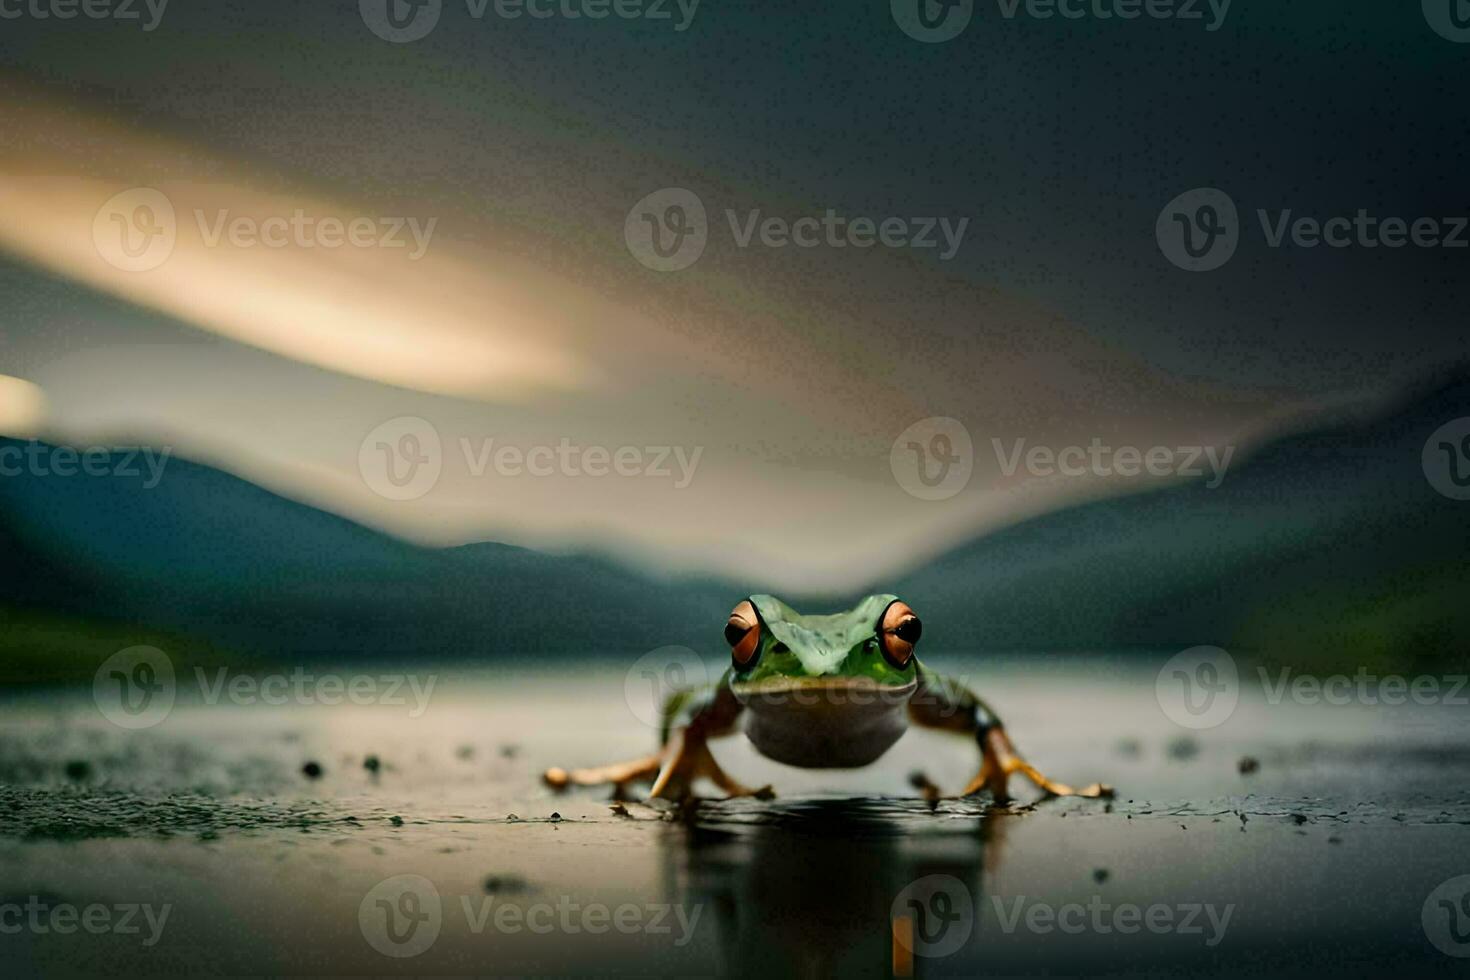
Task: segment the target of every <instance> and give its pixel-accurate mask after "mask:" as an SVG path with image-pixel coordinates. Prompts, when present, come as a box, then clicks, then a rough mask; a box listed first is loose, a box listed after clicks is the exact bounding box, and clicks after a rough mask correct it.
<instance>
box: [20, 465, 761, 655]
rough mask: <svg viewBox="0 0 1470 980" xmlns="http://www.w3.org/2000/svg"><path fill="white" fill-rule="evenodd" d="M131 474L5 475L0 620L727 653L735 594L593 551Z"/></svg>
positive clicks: (427, 647)
mask: <svg viewBox="0 0 1470 980" xmlns="http://www.w3.org/2000/svg"><path fill="white" fill-rule="evenodd" d="M26 446H27V444H26V443H22V442H17V441H15V440H9V439H0V454H5V453H6V450H7V447H15V448H16V449H18V450H20V451H24V450H25V448H26ZM11 455H12V456H13V453H12V454H11ZM0 458H4V456H3V455H0ZM124 462H125V456H124V454H123V453H114V454H113V455H112V457H111V460H110V462H109V465H108V467H107V468H108V469H110V470H113V471H116V470H117V469H118V468H119V467H120V466H122V465H124ZM133 468H136V469H137V470H138V471H139V472H138V474H137V475H136V476H128V475H114V476H106V477H84V476H81V475H70V476H60V475H57V474H55V473H38V472H24V473H21V474H18V475H7V476H4V477H0V545H3V554H0V607H3V606H8V607H10V608H11V610H12V615H15V614H17V612H18V611H31V612H36V611H44V612H46V613H49V614H55V615H59V616H63V617H68V618H71V619H80V620H83V621H88V622H91V621H98V622H108V623H112V624H122V625H124V626H137V627H139V628H147V629H152V630H162V631H166V632H173V633H178V634H182V635H185V636H189V637H194V638H197V639H201V640H207V641H208V643H209V645H210V646H212V647H219V648H224V649H230V650H236V651H241V652H250V653H257V654H261V655H265V656H268V657H291V658H300V657H303V656H308V657H309V656H313V655H320V656H342V655H347V656H370V657H390V656H400V655H406V656H425V655H428V656H437V657H475V656H480V655H485V654H492V653H505V652H511V651H514V652H516V653H522V654H540V653H571V652H577V653H597V652H602V651H606V652H614V653H628V652H632V651H644V650H648V649H652V648H654V647H658V646H663V645H666V644H690V643H693V642H698V641H699V640H701V639H704V638H714V639H715V640H716V642H718V637H719V635H720V629H721V627H722V626H723V624H724V617H725V616H726V614H728V612H729V607H730V606H731V605H732V603H733V601H734V600H733V599H732V598H731V596H732V592H731V589H732V588H734V589H735V591H736V592H738V591H739V587H731V586H722V585H719V584H717V583H710V582H699V581H692V580H684V581H673V580H660V579H658V578H655V577H652V576H649V575H646V574H642V573H640V572H637V571H635V570H632V569H629V568H625V567H622V566H620V565H618V564H616V563H614V562H612V561H610V560H607V559H603V558H598V557H593V556H587V555H571V556H556V555H548V554H542V553H539V552H536V551H532V550H528V549H524V548H517V547H511V546H508V545H501V544H490V543H487V544H474V545H466V546H462V547H458V548H448V549H434V548H424V547H419V546H416V545H412V544H408V543H406V542H403V541H400V540H398V539H395V538H392V537H390V536H388V535H384V534H380V533H378V532H376V531H373V530H370V529H368V528H365V527H362V526H361V525H358V524H355V523H353V522H351V521H348V520H346V519H344V518H341V517H337V516H334V515H331V514H328V513H324V512H322V511H319V510H316V509H314V508H311V507H308V506H305V505H303V504H298V503H295V502H293V501H290V500H287V499H284V498H282V497H279V496H276V495H275V494H272V493H270V492H268V491H266V490H263V489H261V488H260V487H257V486H255V485H253V484H251V483H248V482H246V481H244V480H241V479H238V478H236V477H234V476H230V475H229V474H226V473H223V472H221V471H219V470H216V469H213V468H210V467H207V466H202V465H199V464H196V463H191V462H189V461H187V460H182V459H177V458H175V459H170V460H169V461H168V463H167V466H166V469H165V472H164V477H163V478H162V479H161V480H157V481H156V485H155V486H149V485H148V484H149V483H150V480H149V475H148V471H147V468H146V467H144V466H142V465H141V464H140V463H135V464H134V467H133Z"/></svg>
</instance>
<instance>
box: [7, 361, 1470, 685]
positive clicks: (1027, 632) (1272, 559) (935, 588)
mask: <svg viewBox="0 0 1470 980" xmlns="http://www.w3.org/2000/svg"><path fill="white" fill-rule="evenodd" d="M1466 415H1470V379H1466V378H1459V379H1457V380H1454V381H1452V382H1451V383H1448V384H1445V385H1442V386H1440V387H1437V388H1435V389H1434V390H1432V391H1430V392H1428V393H1427V394H1425V395H1424V396H1423V397H1420V398H1417V399H1414V400H1412V401H1409V402H1406V403H1405V404H1403V405H1401V406H1400V407H1399V408H1398V410H1396V411H1394V412H1392V413H1390V414H1388V415H1387V416H1385V417H1383V418H1379V419H1377V420H1375V421H1373V422H1371V423H1365V424H1358V425H1351V426H1342V427H1337V428H1329V429H1323V430H1320V431H1312V432H1306V433H1300V434H1296V435H1292V436H1289V437H1285V438H1282V439H1280V440H1277V441H1275V442H1273V443H1270V444H1269V445H1267V446H1265V447H1263V448H1261V449H1259V450H1258V451H1256V452H1255V453H1254V454H1253V455H1252V456H1251V457H1250V458H1249V459H1248V460H1237V461H1236V463H1235V464H1234V465H1233V466H1232V468H1231V470H1230V472H1229V473H1228V474H1227V476H1226V478H1225V480H1224V482H1223V483H1222V485H1221V486H1219V487H1218V488H1217V489H1214V490H1210V489H1207V488H1206V487H1205V486H1204V484H1203V483H1202V482H1201V483H1191V484H1185V485H1174V486H1170V487H1167V488H1163V489H1158V490H1153V491H1148V492H1144V493H1138V494H1134V495H1131V496H1124V497H1117V498H1112V499H1106V500H1100V501H1096V502H1092V503H1088V504H1083V505H1080V506H1074V507H1069V508H1066V509H1063V510H1059V511H1056V512H1053V513H1050V514H1046V515H1043V516H1040V517H1037V518H1034V519H1031V520H1028V521H1025V522H1022V523H1020V524H1017V525H1015V526H1012V527H1009V528H1006V529H1004V530H1001V531H998V532H995V533H992V534H989V535H986V536H984V537H982V538H980V539H978V540H976V541H973V542H969V543H967V544H964V545H963V546H961V547H959V548H956V549H955V550H953V551H951V552H949V553H947V554H943V555H940V556H938V557H936V558H934V559H932V560H930V561H928V562H926V563H924V564H923V565H921V566H919V567H917V568H915V569H913V570H912V571H911V572H909V573H907V574H904V575H901V576H898V577H897V579H896V580H889V581H883V582H875V583H874V584H873V586H872V589H871V591H893V592H897V593H899V594H901V595H903V596H905V597H906V598H908V599H909V600H910V601H911V602H912V603H913V605H914V606H915V607H916V609H918V610H919V613H920V615H921V616H922V617H923V619H924V621H925V625H926V629H925V636H926V643H925V646H926V647H928V648H929V649H932V650H956V649H1035V650H1050V649H1059V648H1065V649H1083V650H1098V649H1118V648H1138V647H1150V648H1169V647H1176V648H1177V647H1183V646H1191V645H1195V644H1199V643H1218V644H1221V645H1227V646H1231V647H1233V648H1235V649H1238V650H1240V651H1241V652H1256V653H1258V654H1261V655H1263V656H1265V657H1267V658H1272V659H1279V660H1283V661H1288V662H1297V663H1303V662H1307V661H1309V660H1310V661H1313V662H1317V663H1333V664H1342V665H1356V664H1359V663H1363V664H1384V663H1394V664H1401V663H1410V662H1433V663H1446V662H1464V661H1466V660H1470V656H1467V653H1470V602H1467V601H1466V598H1467V596H1470V562H1467V561H1466V556H1467V554H1470V502H1457V501H1453V500H1449V499H1447V498H1445V497H1443V496H1440V495H1439V494H1438V493H1436V492H1435V491H1434V490H1433V489H1432V488H1431V487H1430V486H1429V484H1428V482H1427V481H1426V480H1425V477H1424V475H1423V472H1422V469H1421V467H1420V452H1421V449H1422V447H1423V444H1424V442H1425V440H1426V439H1427V438H1428V436H1429V434H1430V433H1431V432H1433V431H1434V430H1435V429H1436V428H1438V427H1439V426H1440V425H1441V424H1443V423H1444V422H1446V421H1449V420H1450V419H1453V418H1457V417H1461V416H1466ZM12 445H13V446H18V447H24V445H25V444H24V443H17V442H15V441H13V440H7V439H0V448H3V447H5V446H12ZM114 459H115V460H116V459H117V457H114ZM146 482H147V471H146V469H145V470H143V471H142V472H141V473H140V474H139V475H138V476H137V477H127V476H109V477H106V478H96V477H92V478H88V477H83V476H69V477H59V476H55V475H50V476H41V475H33V474H24V475H19V476H3V477H0V618H3V620H4V622H5V627H6V630H5V633H6V642H8V644H9V646H10V648H11V649H12V650H14V649H16V648H17V645H21V646H23V645H25V644H30V643H34V642H35V641H36V640H35V638H36V637H37V636H44V637H46V638H47V640H46V643H45V644H43V645H45V646H46V649H48V650H50V649H53V648H55V649H58V650H60V649H63V648H65V647H66V645H67V643H68V642H70V640H69V639H67V638H68V637H72V636H78V635H93V634H95V636H96V637H101V636H106V637H109V638H114V637H128V636H132V635H135V634H136V635H150V636H151V635H154V634H156V633H158V634H164V635H168V636H178V637H183V638H187V640H188V642H197V643H199V644H201V645H203V646H205V647H207V648H209V649H214V650H224V651H230V652H231V653H233V654H239V655H251V656H254V657H264V658H269V659H293V660H294V659H301V658H304V657H312V656H320V657H333V658H336V657H366V658H389V657H392V658H399V657H486V658H493V657H500V656H504V655H507V654H512V653H516V654H526V655H533V656H547V657H551V656H561V655H570V654H580V655H587V654H593V655H595V654H607V655H618V656H626V655H629V654H636V653H639V652H642V651H646V650H649V649H652V648H654V647H658V646H663V645H667V644H683V645H688V646H693V647H695V648H696V649H699V650H701V651H705V652H709V653H711V654H719V653H720V652H721V651H720V640H719V636H720V629H721V626H722V625H723V622H724V617H725V615H726V614H727V613H728V611H729V608H730V606H731V605H732V603H733V601H734V599H735V598H737V597H739V596H741V595H743V594H746V593H748V592H750V591H761V590H764V589H765V588H766V586H765V585H763V584H762V583H737V582H729V581H721V580H717V579H714V578H709V579H698V580H691V579H668V580H664V579H660V578H657V577H654V576H651V575H649V574H646V573H643V572H640V571H638V570H635V569H633V568H631V567H627V566H624V565H621V564H619V563H617V562H615V561H612V560H609V559H606V558H601V557H593V556H587V555H568V556H559V555H549V554H543V553H539V552H536V551H532V550H528V549H524V548H516V547H511V546H508V545H501V544H491V543H486V544H475V545H466V546H463V547H458V548H449V549H432V548H423V547H418V546H415V545H411V544H408V543H405V542H402V541H399V540H397V539H395V538H392V537H390V536H388V535H384V534H381V533H378V532H376V531H373V530H370V529H368V528H365V527H362V526H360V525H358V524H355V523H353V522H351V521H349V520H346V519H344V518H341V517H337V516H334V515H331V514H328V513H324V512H322V511H319V510H316V509H314V508H311V507H308V506H305V505H302V504H298V503H294V502H292V501H289V500H286V499H284V498H281V497H279V496H276V495H275V494H272V493H270V492H268V491H266V490H263V489H261V488H259V487H257V486H255V485H253V484H250V483H248V482H246V481H244V480H241V479H238V478H236V477H233V476H230V475H228V474H226V473H223V472H221V471H219V470H216V469H213V468H211V467H207V466H202V465H199V464H195V463H191V462H189V461H187V460H182V459H177V458H175V459H171V460H170V461H169V463H168V467H167V471H166V474H165V476H164V479H163V480H162V481H161V482H159V483H158V485H157V486H156V487H152V488H148V487H146V486H145V483H146ZM850 598H851V597H849V596H842V597H815V598H810V597H809V598H806V599H801V598H800V597H793V601H794V602H795V603H796V604H797V605H798V606H803V605H810V606H812V607H815V608H818V609H830V608H835V607H837V606H839V605H841V604H842V603H843V602H845V601H847V600H848V599H850ZM56 623H64V624H67V626H66V629H65V630H63V631H62V632H61V633H57V628H56V627H54V626H53V625H47V624H56ZM20 624H28V626H27V627H26V628H25V629H22V628H21V625H20ZM37 624H40V625H37ZM38 631H39V632H38ZM57 636H61V637H62V638H63V639H61V640H58V639H57ZM97 642H102V641H101V640H100V639H99V640H97ZM108 642H112V640H111V639H109V640H108ZM137 642H147V640H143V639H140V640H138V641H137ZM181 642H182V641H181ZM5 651H6V647H5V646H0V658H4V657H5V656H6V653H5ZM45 656H46V657H50V656H52V654H51V653H47V654H45ZM56 656H60V654H59V653H58V654H56ZM35 658H36V655H32V660H33V661H34V660H35ZM0 666H3V665H0ZM58 666H60V665H58ZM32 673H34V671H32ZM43 673H44V671H43ZM5 676H6V675H5V674H4V673H3V672H0V679H3V678H4V677H5Z"/></svg>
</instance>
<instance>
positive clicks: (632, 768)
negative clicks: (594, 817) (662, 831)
mask: <svg viewBox="0 0 1470 980" xmlns="http://www.w3.org/2000/svg"><path fill="white" fill-rule="evenodd" d="M662 761H663V753H661V752H655V753H654V754H653V755H649V756H644V757H643V758H641V759H630V760H628V761H627V762H615V763H613V764H612V765H609V766H596V767H593V768H590V769H572V770H567V769H561V768H558V767H556V766H553V767H552V768H550V769H548V770H546V772H544V773H542V774H541V778H542V779H543V780H544V781H545V783H546V785H548V786H550V787H551V788H552V789H554V790H564V789H566V788H567V787H568V786H607V785H611V786H612V787H613V797H614V798H616V799H620V800H621V799H626V798H627V796H628V787H629V786H630V785H631V784H633V783H640V782H647V781H648V780H651V779H653V778H654V777H656V776H657V775H658V768H659V764H660V763H661V762H662Z"/></svg>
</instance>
